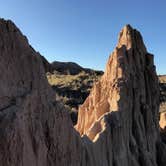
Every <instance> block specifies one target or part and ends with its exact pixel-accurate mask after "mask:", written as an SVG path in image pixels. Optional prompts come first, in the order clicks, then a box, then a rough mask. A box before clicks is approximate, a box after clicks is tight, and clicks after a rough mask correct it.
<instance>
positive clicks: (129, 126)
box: [75, 25, 166, 166]
mask: <svg viewBox="0 0 166 166" xmlns="http://www.w3.org/2000/svg"><path fill="white" fill-rule="evenodd" d="M158 112H159V86H158V78H157V75H156V71H155V66H154V62H153V55H151V54H149V53H148V52H147V50H146V48H145V45H144V43H143V40H142V37H141V35H140V33H139V32H138V31H137V30H135V29H133V28H132V27H131V26H129V25H127V26H125V27H124V28H123V30H122V31H121V32H120V35H119V41H118V44H117V47H116V48H115V50H114V52H113V53H112V55H111V56H110V58H109V60H108V63H107V65H106V70H105V73H104V75H103V77H102V78H101V80H100V81H99V82H98V83H96V84H95V85H94V87H93V89H92V91H91V93H90V95H89V97H88V98H87V99H86V101H85V102H84V104H83V105H82V106H81V107H80V109H79V114H78V123H77V125H76V127H75V128H76V129H77V130H78V131H79V133H80V135H81V136H87V137H88V138H89V139H90V140H91V141H92V142H94V144H98V145H99V144H100V143H101V142H102V141H103V140H105V142H103V143H101V144H103V145H102V147H101V149H107V147H109V148H108V149H107V151H106V152H107V153H105V157H106V158H107V161H108V160H109V159H108V158H109V157H108V156H111V157H110V160H111V162H112V165H116V166H121V165H128V166H129V165H135V166H137V165H144V166H149V165H165V164H166V161H165V159H164V157H163V156H164V151H165V146H164V145H163V143H162V142H161V140H160V136H159V132H158V128H159V125H158ZM108 135H109V136H110V137H109V139H107V138H108ZM102 139H103V140H102ZM108 142H109V143H108ZM156 154H159V155H157V156H156ZM101 156H102V155H101ZM103 158H104V156H103ZM103 160H104V159H103ZM105 165H109V163H107V164H105ZM110 165H111V164H110Z"/></svg>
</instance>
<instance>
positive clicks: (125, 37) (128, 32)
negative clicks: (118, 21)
mask: <svg viewBox="0 0 166 166" xmlns="http://www.w3.org/2000/svg"><path fill="white" fill-rule="evenodd" d="M123 45H124V46H126V48H127V49H130V48H132V47H134V48H135V47H136V46H137V48H140V49H144V50H146V48H145V45H144V42H143V39H142V36H141V34H140V32H139V31H137V30H136V29H134V28H132V26H131V25H129V24H127V25H125V26H124V28H123V29H122V30H121V32H120V34H119V40H118V44H117V47H118V48H120V47H122V46H123Z"/></svg>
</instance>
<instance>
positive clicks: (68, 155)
mask: <svg viewBox="0 0 166 166" xmlns="http://www.w3.org/2000/svg"><path fill="white" fill-rule="evenodd" d="M0 76H1V79H0V166H165V163H166V161H165V160H166V156H165V155H166V148H165V145H164V144H163V143H162V142H161V139H160V136H159V130H158V106H159V101H158V95H159V93H158V80H157V76H156V72H155V67H154V64H153V56H152V55H150V54H148V53H147V51H146V48H145V46H144V44H143V41H142V38H141V36H140V34H139V32H138V31H136V30H134V29H133V28H131V27H130V26H129V25H127V26H125V27H124V29H123V30H122V32H121V33H120V37H119V42H118V45H117V47H116V49H115V51H114V52H113V54H112V55H111V56H110V58H109V60H108V63H107V66H106V70H105V74H104V76H103V77H102V79H101V80H100V81H99V82H98V83H96V84H95V86H94V87H93V89H92V91H91V94H90V96H89V97H88V98H87V100H86V101H85V103H84V104H83V105H82V106H81V107H80V111H79V119H78V124H77V126H76V129H77V131H78V132H77V131H76V130H75V129H74V127H73V125H72V123H71V119H70V116H69V115H68V113H67V111H66V110H65V109H64V106H63V105H62V104H61V103H59V102H57V101H56V99H55V96H54V93H53V92H52V89H51V87H50V86H49V84H48V82H47V79H46V76H45V71H44V67H43V62H42V59H41V56H40V55H39V53H37V52H36V51H35V50H34V49H33V48H32V47H31V46H30V45H29V44H28V41H27V39H26V37H25V36H23V35H22V33H21V32H20V31H19V29H18V28H17V27H16V26H15V25H14V24H13V23H12V22H11V21H5V20H3V19H1V20H0ZM79 133H80V135H81V136H82V137H80V135H79Z"/></svg>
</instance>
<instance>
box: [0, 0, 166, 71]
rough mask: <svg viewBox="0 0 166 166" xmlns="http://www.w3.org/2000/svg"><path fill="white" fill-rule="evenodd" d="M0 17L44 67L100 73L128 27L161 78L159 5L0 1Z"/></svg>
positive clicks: (163, 5)
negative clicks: (65, 64)
mask: <svg viewBox="0 0 166 166" xmlns="http://www.w3.org/2000/svg"><path fill="white" fill-rule="evenodd" d="M0 17H3V18H5V19H11V20H13V21H14V22H15V24H16V25H17V26H18V27H19V28H20V29H21V31H22V32H23V33H24V34H25V35H26V36H27V37H28V39H29V42H30V44H31V45H32V46H33V47H34V48H35V49H36V50H37V51H39V52H40V53H41V54H42V55H44V56H45V57H46V58H47V59H48V60H49V61H50V62H51V61H54V60H59V61H74V62H77V63H79V64H80V65H82V66H84V67H89V68H94V69H102V70H104V68H105V64H106V61H107V59H108V56H109V54H110V53H111V52H112V51H113V49H114V47H115V45H116V43H117V37H118V33H119V31H120V30H121V29H122V27H123V26H124V25H125V24H131V25H132V26H133V27H135V28H137V29H138V30H139V31H140V32H141V33H142V35H143V38H144V41H145V44H146V47H147V49H148V51H149V52H151V53H153V54H154V55H155V63H156V66H157V71H158V74H166V63H165V62H166V55H165V53H166V1H165V0H137V1H136V0H125V1H123V0H5V1H2V0H0Z"/></svg>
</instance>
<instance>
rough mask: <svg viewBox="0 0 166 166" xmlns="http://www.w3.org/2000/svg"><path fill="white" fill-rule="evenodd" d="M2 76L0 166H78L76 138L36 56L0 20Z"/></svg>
mask: <svg viewBox="0 0 166 166" xmlns="http://www.w3.org/2000/svg"><path fill="white" fill-rule="evenodd" d="M0 76H1V79H0V166H78V165H80V154H79V153H78V152H81V150H80V142H81V141H80V137H78V134H77V133H76V131H75V130H74V129H73V126H72V123H71V120H70V117H69V115H68V114H67V112H66V111H65V109H64V107H63V106H62V104H60V103H58V102H56V100H55V97H54V96H53V92H52V89H51V87H50V86H49V85H48V82H47V79H46V76H45V71H44V67H43V63H42V60H41V57H40V55H39V54H38V53H36V52H35V51H34V49H33V48H32V47H31V46H30V45H29V44H28V41H27V39H26V37H24V36H23V35H22V33H21V32H20V31H19V30H18V28H17V27H16V26H15V25H14V24H13V23H12V22H11V21H5V20H2V19H1V20H0ZM76 145H77V147H76Z"/></svg>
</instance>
